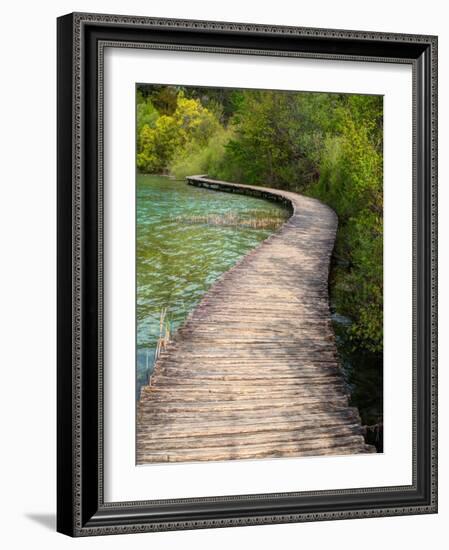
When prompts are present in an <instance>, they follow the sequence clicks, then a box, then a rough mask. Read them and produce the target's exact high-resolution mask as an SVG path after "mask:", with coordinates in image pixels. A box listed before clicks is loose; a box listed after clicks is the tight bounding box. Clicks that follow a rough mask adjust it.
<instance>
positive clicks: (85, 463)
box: [57, 13, 437, 536]
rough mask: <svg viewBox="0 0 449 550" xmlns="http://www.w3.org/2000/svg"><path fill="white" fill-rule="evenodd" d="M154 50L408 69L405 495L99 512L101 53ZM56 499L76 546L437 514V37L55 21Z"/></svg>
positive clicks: (370, 493)
mask: <svg viewBox="0 0 449 550" xmlns="http://www.w3.org/2000/svg"><path fill="white" fill-rule="evenodd" d="M107 45H115V46H117V47H152V48H164V49H178V50H188V51H199V50H201V51H219V52H220V51H221V52H222V53H223V54H226V55H232V54H242V53H245V54H252V55H273V56H285V55H291V56H302V57H314V58H327V59H343V60H344V59H347V60H359V61H366V62H371V61H377V62H379V61H381V62H386V63H388V62H395V63H409V64H411V65H412V66H413V111H414V112H413V116H414V121H413V125H414V144H413V159H411V160H412V161H413V188H414V206H413V213H414V220H413V230H414V243H413V244H414V247H413V249H414V254H413V256H414V261H413V276H414V282H413V289H414V296H413V302H414V303H413V306H414V307H413V328H414V350H413V356H414V384H413V409H414V418H413V427H414V433H413V446H414V449H413V451H414V464H413V484H412V485H411V486H404V487H388V488H387V487H383V488H381V487H376V488H369V489H348V490H339V491H316V492H308V493H283V494H269V495H243V496H242V495H239V496H235V497H206V498H201V499H182V498H181V499H176V500H170V501H153V502H151V501H148V502H143V501H142V502H137V503H136V502H120V503H104V500H103V478H102V464H103V462H102V458H103V448H102V421H103V409H102V400H103V395H102V384H103V363H102V307H103V305H102V280H103V279H102V277H103V271H102V242H103V241H102V239H103V230H102V215H103V212H102V204H103V203H102V192H103V188H102V181H103V179H102V178H103V174H102V128H103V126H102V90H103V88H102V85H103V80H102V79H103V65H102V53H103V48H104V47H106V46H107ZM57 129H58V168H57V174H58V425H57V432H58V472H57V474H58V502H57V529H58V531H60V532H62V533H65V534H67V535H71V536H87V535H102V534H115V533H131V532H142V531H162V530H174V529H196V528H210V527H220V526H237V525H256V524H264V523H283V522H299V521H312V520H327V519H337V518H360V517H373V516H391V515H404V514H418V513H435V512H436V511H437V489H436V484H437V433H436V429H437V412H436V411H437V396H436V392H437V380H436V356H437V349H436V348H437V333H436V330H437V327H436V322H437V321H436V316H437V303H436V292H437V280H436V260H437V244H436V239H437V235H436V216H437V213H436V212H437V211H436V200H437V196H436V194H437V164H436V163H437V158H436V156H437V38H436V37H435V36H423V35H403V34H385V33H374V32H362V31H343V30H329V29H312V28H295V27H273V26H265V25H252V24H243V23H220V22H207V21H206V22H205V21H193V20H192V21H185V20H174V19H153V18H147V17H131V16H129V17H128V16H113V15H102V14H82V13H75V14H69V15H65V16H63V17H60V18H58V126H57Z"/></svg>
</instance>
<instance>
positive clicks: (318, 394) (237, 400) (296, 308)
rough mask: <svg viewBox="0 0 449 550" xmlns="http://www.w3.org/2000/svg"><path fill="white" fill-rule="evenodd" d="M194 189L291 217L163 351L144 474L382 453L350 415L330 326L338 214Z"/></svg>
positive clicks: (306, 204) (293, 198)
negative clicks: (166, 466)
mask: <svg viewBox="0 0 449 550" xmlns="http://www.w3.org/2000/svg"><path fill="white" fill-rule="evenodd" d="M188 180H189V183H190V184H193V185H197V186H201V187H208V188H211V189H216V190H222V191H228V192H236V193H244V194H251V195H254V196H261V197H265V198H269V199H271V200H279V201H282V202H284V203H287V204H288V205H289V206H290V208H291V210H292V215H291V217H290V218H289V219H288V220H287V221H286V222H285V224H284V225H283V226H282V227H281V228H280V229H279V230H278V231H277V232H276V233H274V234H272V235H271V236H270V237H269V238H268V239H266V240H265V241H263V242H262V243H261V244H260V245H259V246H257V247H256V248H255V249H253V250H252V251H251V252H250V253H248V254H247V255H246V256H244V257H243V258H242V259H241V260H240V261H239V262H238V263H237V264H236V265H235V266H234V267H233V268H232V269H230V270H229V271H227V272H226V273H224V274H223V275H222V276H221V277H220V279H219V280H218V281H217V282H216V283H215V284H214V285H213V287H212V288H211V289H210V290H209V292H208V293H207V294H206V295H205V296H204V298H203V300H202V301H201V302H200V304H199V305H198V306H197V307H196V309H195V310H194V311H193V312H192V313H191V314H190V316H189V318H188V319H187V321H186V323H185V324H184V326H183V327H182V328H181V329H179V330H178V331H177V333H176V334H175V335H174V338H173V341H172V342H170V343H169V344H168V346H167V348H166V350H165V351H164V352H162V354H161V356H160V357H159V359H158V360H157V362H156V365H155V368H154V372H153V375H152V376H151V379H150V383H149V385H147V386H144V387H143V388H142V392H141V397H140V400H139V403H138V408H137V463H138V464H145V463H151V462H178V461H183V462H186V461H201V460H230V459H244V458H247V459H254V458H273V457H299V456H308V455H312V456H317V455H330V454H338V455H344V454H355V453H368V452H375V448H374V447H372V446H369V445H367V444H366V443H365V440H364V437H363V428H362V426H361V422H360V417H359V414H358V411H357V409H355V408H351V407H349V406H348V395H347V390H346V388H345V384H344V381H343V376H342V373H341V370H340V366H339V363H338V359H337V351H336V345H335V337H334V332H333V329H332V324H331V320H330V312H329V303H328V272H329V262H330V256H331V253H332V249H333V246H334V240H335V233H336V229H337V217H336V215H335V213H334V212H333V211H332V210H331V209H330V208H328V207H327V206H325V205H324V204H322V203H321V202H319V201H317V200H314V199H311V198H307V197H304V196H301V195H298V194H296V193H291V192H287V191H280V190H276V189H267V188H261V187H252V186H246V185H240V184H230V183H227V182H217V181H212V180H208V179H206V178H204V177H200V176H195V177H193V176H192V177H191V178H188Z"/></svg>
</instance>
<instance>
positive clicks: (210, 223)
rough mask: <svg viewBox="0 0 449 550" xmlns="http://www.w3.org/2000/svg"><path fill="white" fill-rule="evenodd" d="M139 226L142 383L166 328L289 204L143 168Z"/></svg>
mask: <svg viewBox="0 0 449 550" xmlns="http://www.w3.org/2000/svg"><path fill="white" fill-rule="evenodd" d="M136 198H137V206H136V210H137V212H136V216H137V226H136V241H137V242H136V272H137V273H136V278H137V289H136V300H137V327H136V328H137V381H136V382H137V383H136V397H137V398H138V396H139V393H140V388H141V387H142V385H144V384H146V383H147V382H148V376H149V374H151V372H152V368H153V365H154V359H155V351H156V346H157V341H158V339H159V336H160V332H161V322H160V316H161V311H163V310H165V309H166V315H165V319H164V323H163V325H164V326H163V331H164V332H165V330H166V329H167V328H169V330H170V332H171V333H172V334H173V332H174V331H175V330H176V329H177V328H179V327H180V326H181V325H182V324H183V323H184V321H185V319H186V317H187V316H188V314H189V313H190V312H191V311H192V310H193V309H194V308H195V306H196V305H197V304H198V303H199V301H200V300H201V298H202V297H203V296H204V294H205V293H206V292H207V290H208V289H209V288H210V287H211V286H212V285H213V283H214V282H215V281H216V280H217V279H218V277H220V275H221V274H222V273H224V272H226V271H228V269H230V268H231V267H232V266H233V265H235V263H236V262H237V261H238V260H239V259H240V258H242V257H243V256H244V255H245V254H247V253H248V252H249V251H250V250H252V249H253V248H255V247H256V246H257V245H258V244H259V243H260V242H262V241H263V240H264V239H266V238H267V237H268V236H269V235H270V234H271V233H272V232H273V231H275V230H276V229H277V228H279V227H280V226H281V225H282V224H283V222H284V221H285V220H286V219H287V218H288V216H289V212H288V211H287V209H286V208H284V207H283V206H281V205H279V204H276V203H273V202H271V201H267V200H263V199H259V198H254V197H248V196H245V195H238V194H231V193H222V192H217V191H210V190H206V189H200V188H197V187H193V186H191V185H188V184H187V183H186V182H185V181H176V180H172V179H170V178H167V177H163V176H152V175H138V177H137V196H136Z"/></svg>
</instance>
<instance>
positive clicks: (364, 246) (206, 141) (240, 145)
mask: <svg viewBox="0 0 449 550" xmlns="http://www.w3.org/2000/svg"><path fill="white" fill-rule="evenodd" d="M137 169H138V172H139V173H141V174H163V175H166V176H168V177H171V178H175V179H177V180H179V179H183V178H185V177H186V176H188V175H192V174H206V173H207V174H208V177H211V178H215V179H219V180H225V181H229V182H236V183H243V184H250V185H261V186H267V187H273V188H278V189H283V190H289V191H295V192H298V193H300V194H303V195H306V196H310V197H315V198H318V199H319V200H321V201H322V202H324V203H325V204H328V205H329V206H330V207H331V208H332V209H333V210H335V212H336V213H337V215H338V218H339V227H338V232H337V239H336V243H335V248H334V254H333V260H332V266H331V276H330V281H329V285H330V302H331V309H332V311H333V313H334V314H335V315H334V322H335V324H336V333H337V339H338V340H339V353H340V354H341V355H342V362H343V363H346V362H348V363H351V362H353V361H356V363H357V364H356V365H354V363H353V366H354V367H355V368H354V369H349V374H348V383H349V385H350V386H351V384H352V382H353V381H352V380H351V376H352V374H351V372H352V371H357V369H359V370H360V369H363V368H364V367H365V363H367V361H368V362H369V363H370V364H371V367H372V371H371V372H370V377H371V378H373V377H374V378H376V375H375V373H374V370H375V371H377V378H376V380H377V383H379V381H380V384H381V379H382V350H383V315H382V314H383V189H382V184H383V98H382V97H381V96H369V95H347V94H329V93H318V92H316V93H315V92H278V91H270V90H238V89H222V88H198V87H195V88H194V87H182V86H159V85H139V86H138V89H137ZM182 216H183V215H181V217H182ZM183 221H184V222H185V223H186V224H202V223H210V224H212V225H217V226H219V225H223V226H229V227H233V226H238V225H239V224H244V223H248V224H251V223H252V222H250V221H248V220H246V219H245V220H242V219H238V218H235V217H233V216H232V215H230V216H229V217H227V216H226V215H224V216H223V215H220V216H214V214H213V213H212V214H211V215H207V216H200V217H198V218H195V217H192V218H191V219H189V217H188V216H186V217H185V219H183ZM257 223H259V224H263V223H266V224H267V228H270V229H271V228H272V227H273V226H272V225H270V224H275V223H276V221H275V220H266V221H265V222H260V221H259V222H257ZM340 319H344V322H343V323H340V321H339V320H340ZM361 358H362V359H361ZM367 358H369V360H368V359H367ZM359 361H361V362H360V364H359ZM354 383H355V381H354ZM367 391H368V393H369V388H367ZM376 392H377V390H374V389H373V393H376ZM376 410H377V413H376ZM361 413H362V416H365V420H366V424H368V425H375V424H377V423H379V422H381V421H382V418H381V414H382V413H381V407H380V412H379V406H375V407H371V408H370V409H369V410H367V411H366V414H365V415H364V414H363V411H361Z"/></svg>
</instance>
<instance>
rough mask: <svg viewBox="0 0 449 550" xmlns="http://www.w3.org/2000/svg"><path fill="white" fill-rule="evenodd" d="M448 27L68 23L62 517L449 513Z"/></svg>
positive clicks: (64, 43)
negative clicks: (380, 29)
mask: <svg viewBox="0 0 449 550" xmlns="http://www.w3.org/2000/svg"><path fill="white" fill-rule="evenodd" d="M436 162H437V38H436V37H434V36H423V35H402V34H383V33H373V32H362V31H343V30H329V29H311V28H296V27H274V26H264V25H251V24H243V23H241V24H240V23H220V22H207V21H206V22H205V21H186V20H172V19H153V18H148V17H132V16H114V15H101V14H83V13H77V14H69V15H66V16H63V17H60V18H59V19H58V531H60V532H62V533H65V534H68V535H71V536H88V535H102V534H116V533H131V532H142V531H161V530H173V529H196V528H209V527H223V526H237V525H257V524H264V523H283V522H301V521H313V520H329V519H339V518H363V517H373V516H392V515H404V514H419V513H434V512H436V511H437V486H436V480H437V414H436V400H437V396H436V392H437V378H436V377H437V373H436V346H437V336H436V334H437V333H436V330H437V329H436V322H437V321H436V308H437V299H436V292H437V281H436V257H437V256H436V255H437V242H436V241H437V235H436V194H437V168H436Z"/></svg>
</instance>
